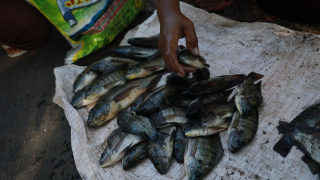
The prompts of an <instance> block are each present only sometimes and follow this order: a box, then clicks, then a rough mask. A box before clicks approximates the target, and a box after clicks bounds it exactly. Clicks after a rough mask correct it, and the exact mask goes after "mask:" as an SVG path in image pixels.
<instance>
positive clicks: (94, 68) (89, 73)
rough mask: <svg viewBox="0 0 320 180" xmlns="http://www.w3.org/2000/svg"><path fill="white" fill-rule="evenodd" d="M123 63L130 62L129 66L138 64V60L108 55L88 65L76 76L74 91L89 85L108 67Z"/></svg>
mask: <svg viewBox="0 0 320 180" xmlns="http://www.w3.org/2000/svg"><path fill="white" fill-rule="evenodd" d="M123 64H128V66H129V67H131V66H133V65H135V64H138V62H137V61H134V60H131V59H127V58H121V57H112V56H107V57H105V58H102V59H100V60H98V61H96V62H94V63H92V64H90V65H89V66H87V67H86V68H85V69H84V70H83V71H82V72H81V73H80V74H79V75H78V76H77V78H76V80H75V82H74V83H73V91H74V92H77V91H79V90H80V89H82V88H84V87H85V86H87V85H89V84H90V83H91V82H92V81H93V80H94V79H95V78H96V77H98V75H99V74H101V73H103V72H104V71H107V70H108V69H111V68H115V67H117V66H121V65H123Z"/></svg>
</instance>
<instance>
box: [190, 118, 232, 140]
mask: <svg viewBox="0 0 320 180" xmlns="http://www.w3.org/2000/svg"><path fill="white" fill-rule="evenodd" d="M230 122H231V121H230V120H229V119H227V120H226V121H225V122H223V123H222V124H221V125H218V126H213V127H201V126H200V125H199V124H198V123H197V122H194V123H191V124H188V125H187V127H186V129H185V135H186V136H188V137H197V136H208V135H212V134H217V133H219V132H221V131H224V130H226V129H228V127H229V124H230Z"/></svg>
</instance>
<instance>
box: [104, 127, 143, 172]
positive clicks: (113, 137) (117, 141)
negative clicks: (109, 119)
mask: <svg viewBox="0 0 320 180" xmlns="http://www.w3.org/2000/svg"><path fill="white" fill-rule="evenodd" d="M141 141H143V138H141V137H139V136H136V135H134V134H130V133H128V132H124V131H122V130H120V129H119V128H118V129H115V130H114V131H113V132H112V133H111V134H110V136H109V137H108V140H107V146H106V147H105V149H104V150H103V153H102V154H101V157H100V161H99V164H100V166H101V167H107V166H110V165H112V164H114V163H116V162H118V161H119V160H120V159H121V158H122V157H123V156H124V155H125V153H126V152H127V150H128V149H129V148H131V147H132V146H134V145H135V144H138V143H139V142H141Z"/></svg>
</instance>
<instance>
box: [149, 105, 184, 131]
mask: <svg viewBox="0 0 320 180" xmlns="http://www.w3.org/2000/svg"><path fill="white" fill-rule="evenodd" d="M150 121H152V122H153V123H154V125H155V126H156V128H164V127H168V126H176V125H183V124H186V123H188V122H189V119H188V118H186V115H185V109H184V108H181V107H170V108H167V109H164V110H162V111H160V112H157V113H155V114H152V115H151V116H150Z"/></svg>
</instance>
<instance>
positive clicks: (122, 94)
mask: <svg viewBox="0 0 320 180" xmlns="http://www.w3.org/2000/svg"><path fill="white" fill-rule="evenodd" d="M138 86H139V85H136V86H132V87H129V88H127V89H125V90H123V91H122V92H120V93H119V94H117V95H116V96H115V97H114V98H113V99H114V101H115V102H120V101H122V100H123V99H125V98H127V97H128V96H129V95H130V93H131V91H133V90H134V89H135V88H136V87H138Z"/></svg>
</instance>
